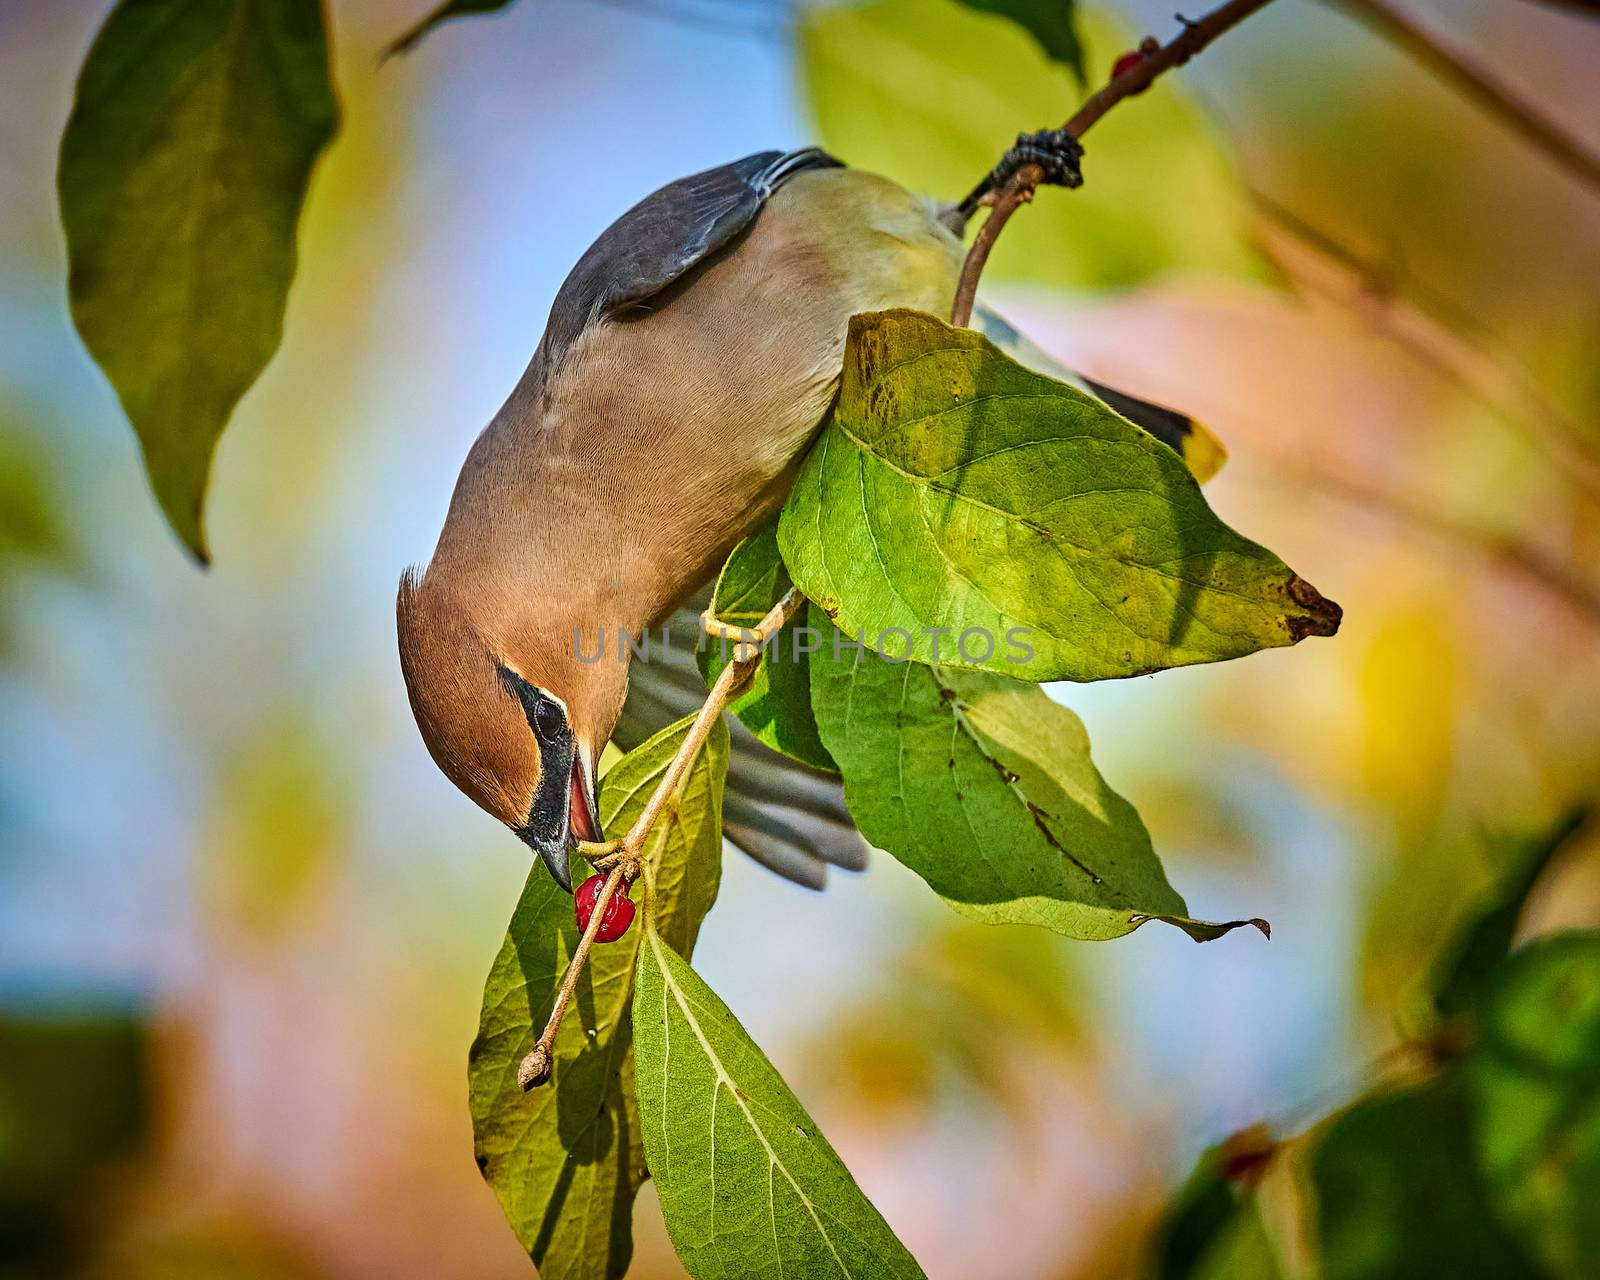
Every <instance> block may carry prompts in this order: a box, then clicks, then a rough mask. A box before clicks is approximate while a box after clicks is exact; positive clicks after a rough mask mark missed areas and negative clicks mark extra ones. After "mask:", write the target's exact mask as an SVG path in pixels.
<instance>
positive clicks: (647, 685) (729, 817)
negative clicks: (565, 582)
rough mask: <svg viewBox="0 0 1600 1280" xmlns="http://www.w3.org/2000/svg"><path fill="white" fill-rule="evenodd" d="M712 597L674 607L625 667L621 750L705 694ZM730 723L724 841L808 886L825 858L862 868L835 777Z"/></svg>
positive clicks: (821, 876) (820, 877)
mask: <svg viewBox="0 0 1600 1280" xmlns="http://www.w3.org/2000/svg"><path fill="white" fill-rule="evenodd" d="M709 600H710V590H709V587H708V588H707V590H706V591H705V592H704V593H703V598H701V599H699V600H696V601H691V602H690V603H689V604H688V605H686V606H684V608H682V609H680V610H678V612H677V613H675V614H673V615H672V617H671V618H670V619H669V620H668V622H667V623H666V625H665V643H656V642H657V641H661V640H662V635H661V633H659V632H657V633H654V634H653V635H652V636H651V641H652V643H651V646H650V656H649V660H648V661H636V662H635V663H634V664H633V667H632V668H631V670H630V671H629V674H628V700H627V702H626V703H625V704H624V705H623V708H622V718H621V720H620V721H618V723H617V727H616V730H615V732H613V733H612V735H611V737H612V741H614V742H615V743H616V744H617V746H619V747H621V748H622V749H623V750H624V751H629V750H632V749H633V748H634V747H636V746H638V745H639V743H641V742H643V741H644V740H645V739H646V738H647V737H649V736H650V735H651V734H652V733H654V732H656V730H658V729H660V728H662V727H663V726H665V725H668V724H671V723H672V722H673V721H674V720H679V719H682V718H683V717H684V716H686V715H688V714H690V713H691V712H692V711H694V710H695V709H696V708H698V707H699V706H700V704H701V703H703V702H704V701H705V698H706V685H705V681H704V680H702V679H701V678H700V672H699V669H698V668H697V667H696V666H695V660H694V653H695V646H696V645H697V644H698V643H699V641H700V636H701V634H702V631H701V626H700V611H701V610H702V609H704V608H705V606H706V604H707V603H708V602H709ZM728 728H729V731H730V733H731V736H732V745H733V750H732V752H731V754H730V756H729V759H728V785H727V789H726V791H725V792H724V795H723V802H722V829H723V834H724V835H725V836H727V838H728V840H729V841H730V842H731V843H733V844H735V845H737V846H738V847H739V848H741V849H743V850H744V851H745V852H746V853H747V854H749V855H750V856H751V857H752V858H754V859H755V860H756V861H757V862H759V863H761V865H762V866H764V867H767V868H769V869H770V870H773V871H776V872H777V873H778V874H779V875H781V876H785V877H787V878H788V879H790V880H793V881H794V882H795V883H796V884H802V885H805V886H806V887H808V888H811V889H820V888H822V887H823V884H824V883H825V882H826V880H827V869H828V866H829V865H832V866H836V867H843V868H845V869H847V870H850V871H861V870H864V869H865V867H866V865H867V844H866V841H865V840H863V839H862V838H861V834H860V832H858V831H857V830H856V828H855V823H854V822H853V821H852V820H851V818H850V814H849V812H848V811H847V810H846V809H845V807H844V788H843V787H842V786H841V785H840V783H839V779H838V778H836V777H834V776H832V775H831V774H827V773H823V772H822V771H821V770H818V769H812V768H810V767H809V766H807V765H804V764H801V763H800V762H799V761H798V760H791V759H790V758H789V757H788V756H785V755H780V754H779V753H778V752H776V751H773V750H772V749H771V748H770V747H768V746H766V745H765V744H764V743H762V742H760V741H758V740H757V739H756V737H755V735H754V734H752V733H751V732H750V731H749V730H748V729H746V728H745V727H744V726H743V725H742V724H740V723H739V722H738V721H737V720H736V719H734V718H733V717H729V722H728Z"/></svg>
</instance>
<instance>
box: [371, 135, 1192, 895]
mask: <svg viewBox="0 0 1600 1280" xmlns="http://www.w3.org/2000/svg"><path fill="white" fill-rule="evenodd" d="M1032 154H1033V153H1029V156H1027V157H1025V158H1032ZM997 173H998V171H997ZM981 190H982V188H980V192H975V193H974V197H976V196H977V195H978V194H980V193H981ZM974 197H969V198H968V201H967V202H966V203H965V204H963V205H962V206H961V207H960V209H959V210H955V209H948V208H947V209H943V210H941V208H940V207H938V206H936V205H934V204H931V203H929V202H927V201H925V200H922V199H920V198H918V197H916V196H913V195H912V194H910V193H909V192H907V191H905V190H904V189H903V188H901V187H899V186H898V185H896V184H895V183H893V182H891V181H889V180H888V179H887V178H882V177H879V176H877V175H875V174H871V173H866V172H863V171H861V170H859V169H847V168H844V167H843V166H841V165H840V164H839V162H838V161H836V160H834V159H832V158H831V157H830V156H828V155H826V154H825V153H823V152H821V151H819V150H816V149H814V148H812V149H807V150H803V151H793V152H789V153H787V154H783V153H779V152H776V151H766V152H762V153H760V154H758V155H753V156H747V157H745V158H744V159H742V160H738V161H736V162H734V163H733V164H729V165H724V166H722V167H720V168H716V169H710V170H707V171H706V172H705V173H701V174H696V175H695V176H693V177H689V178H684V179H682V180H680V181H678V182H673V183H670V184H669V185H667V186H665V187H663V188H661V190H659V191H657V192H656V193H655V194H654V195H651V196H649V197H647V198H646V199H645V200H643V201H642V202H640V203H639V204H638V205H636V206H634V208H632V209H630V210H629V211H628V212H627V213H625V214H623V215H622V217H621V218H619V219H618V220H617V221H616V222H615V223H613V224H612V225H611V226H610V227H609V228H608V229H607V230H606V231H605V232H604V233H603V234H602V235H601V236H600V238H599V239H598V240H597V241H595V243H594V244H593V246H591V247H590V249H589V250H588V251H587V252H586V253H585V254H584V255H583V257H582V258H581V259H580V260H579V262H578V264H577V266H576V267H575V268H574V269H573V271H572V274H571V275H569V276H568V277H567V279H566V282H565V283H564V284H563V285H562V286H561V289H560V292H559V293H558V294H557V295H556V299H555V303H554V305H553V306H552V307H551V310H550V317H549V321H548V323H547V325H546V328H545V332H544V337H543V339H542V340H541V341H540V343H539V347H538V349H537V350H536V351H535V352H534V356H533V359H532V361H531V363H530V364H529V365H528V368H527V370H526V372H525V373H524V374H523V376H522V379H521V381H520V382H519V383H518V384H517V387H516V389H515V390H514V391H513V392H512V393H511V397H510V399H508V400H507V401H506V403H505V405H504V407H502V408H501V410H500V411H499V413H497V414H496V415H495V417H494V419H493V421H491V422H490V423H489V425H488V427H487V428H486V429H485V430H484V432H483V434H482V435H480V436H479V437H478V440H477V442H476V443H475V444H474V445H473V447H472V450H471V452H470V453H469V454H468V456H467V460H466V464H465V466H464V467H463V468H462V471H461V476H460V479H459V480H458V481H457V483H456V488H455V494H454V496H453V497H452V499H451V502H450V510H449V514H448V516H447V518H446V520H445V525H444V531H443V532H442V533H441V534H440V536H439V544H438V547H437V548H436V550H435V551H434V554H433V559H432V561H431V562H430V563H429V565H428V567H427V569H426V571H425V572H423V573H421V574H418V573H417V572H416V571H415V570H412V571H408V572H407V573H406V575H405V576H404V578H403V579H402V581H401V584H400V594H399V600H398V623H399V633H400V661H401V667H402V669H403V671H404V674H405V681H406V688H407V691H408V693H409V695H410V699H411V707H412V710H413V712H414V713H415V715H416V719H417V725H418V727H419V728H420V730H421V732H422V737H423V740H424V741H425V742H426V744H427V747H428V751H429V753H430V754H431V755H432V756H433V759H434V760H435V762H436V763H437V764H438V765H439V767H440V768H441V769H442V770H443V771H444V772H445V774H446V775H448V776H449V778H450V779H451V781H453V782H454V783H455V784H456V785H457V786H458V787H460V788H461V790H462V791H464V792H466V794H467V795H468V796H469V797H471V798H472V799H473V800H474V801H475V802H477V804H479V805H480V806H482V807H483V808H484V809H486V810H487V811H488V812H489V813H491V814H493V815H494V816H495V817H497V818H499V819H500V820H501V821H502V822H504V823H505V824H506V825H507V826H509V827H510V828H512V830H514V831H515V832H516V833H517V834H518V835H519V836H520V837H521V838H522V839H523V840H524V841H525V842H526V843H527V844H528V845H529V846H530V847H531V848H532V849H533V850H534V851H535V852H536V853H538V855H539V856H540V858H542V859H543V860H544V863H545V865H546V866H547V867H548V868H549V869H550V872H551V874H552V875H554V876H555V878H556V880H557V881H558V882H560V883H561V884H562V885H563V886H564V887H566V888H567V889H569V890H570V889H571V880H570V873H569V870H568V858H569V852H570V850H571V848H572V846H573V844H574V842H575V841H576V840H578V839H583V840H590V841H595V840H599V839H600V838H601V832H600V830H599V820H598V817H597V814H596V810H595V786H596V779H595V764H596V761H597V760H598V759H599V756H600V753H601V751H602V750H603V749H604V747H605V744H606V742H607V741H608V740H609V739H611V738H612V737H613V735H615V737H616V738H617V741H618V744H619V745H620V746H622V747H623V748H625V749H626V748H629V747H631V746H633V745H635V744H636V743H637V742H639V741H642V740H643V738H644V737H645V736H647V734H648V733H650V732H652V731H653V730H655V729H657V728H660V727H661V726H662V725H664V724H666V723H669V722H670V721H672V720H674V719H676V718H678V717H679V716H682V715H684V714H686V713H688V712H689V711H691V710H693V709H694V708H695V707H697V706H698V705H699V704H700V703H701V702H702V701H703V700H704V697H705V686H704V684H703V683H702V682H701V680H700V678H699V675H698V673H697V672H696V670H695V668H694V665H693V658H692V655H693V651H694V647H695V644H696V642H697V640H698V638H699V635H700V627H699V624H698V617H697V614H696V613H695V612H694V611H693V610H691V609H682V608H681V607H682V606H684V605H685V604H686V602H688V601H690V600H691V599H693V598H695V597H696V596H697V593H698V594H699V596H700V597H701V600H700V603H703V600H704V596H705V590H706V588H707V587H708V584H709V583H710V582H711V580H712V579H713V578H714V576H715V574H716V572H717V570H718V569H719V568H720V567H721V565H722V563H723V561H724V559H726V557H727V555H728V553H729V552H730V551H731V550H732V548H733V546H734V545H735V544H736V543H737V542H738V541H739V539H740V538H742V537H743V536H744V535H745V534H746V533H748V532H749V531H750V530H751V529H752V528H754V527H756V526H757V525H759V524H760V523H761V522H762V521H763V520H764V519H767V518H768V517H771V516H772V515H774V514H775V513H776V512H777V510H778V509H779V507H780V506H781V505H782V503H783V500H784V497H785V496H786V494H787V492H788V489H789V485H790V482H791V481H792V479H793V475H794V471H795V468H796V466H797V464H798V460H799V458H800V457H801V455H802V454H803V453H804V451H805V449H806V446H807V445H808V444H809V443H810V441H811V439H812V437H813V435H814V434H815V433H816V431H817V429H818V428H819V426H820V425H821V424H822V421H823V419H824V417H825V415H826V414H827V412H828V409H829V406H830V404H831V402H832V400H833V397H834V394H835V392H836V390H837V387H838V383H839V375H840V370H841V367H842V363H843V358H842V357H843V351H844V343H845V336H846V331H847V328H848V323H849V320H850V317H851V316H853V315H855V314H857V313H859V312H863V311H879V310H883V309H886V308H889V307H914V308H919V309H921V310H924V311H931V312H935V313H939V314H946V313H948V310H949V307H950V302H951V298H952V297H953V295H954V292H955V287H956V280H957V277H958V275H959V274H960V269H961V263H962V259H963V256H964V255H963V250H962V246H961V242H960V240H959V239H958V238H957V235H956V234H955V233H954V232H953V231H952V230H951V229H950V225H951V224H955V225H959V223H960V222H961V221H962V220H963V219H964V217H965V215H966V214H967V213H970V212H971V209H972V207H973V206H975V203H976V201H975V198H974ZM979 323H980V324H982V325H983V327H985V329H986V331H988V332H990V336H991V337H992V338H994V339H995V340H996V341H997V343H998V344H999V345H1001V346H1002V347H1005V346H1007V345H1008V342H1009V343H1010V344H1012V345H1015V344H1016V343H1019V342H1020V339H1019V338H1018V337H1017V335H1016V334H1015V332H1014V331H1012V330H1010V329H1009V327H1008V326H1005V324H1004V322H1003V321H1001V320H999V318H998V317H995V316H993V315H992V313H983V314H982V315H981V317H980V320H979ZM1050 372H1057V371H1056V370H1051V371H1050ZM1067 376H1069V377H1070V376H1071V375H1067ZM1076 381H1078V385H1080V386H1082V387H1085V388H1086V389H1087V390H1089V391H1090V392H1091V394H1095V395H1098V396H1099V397H1100V398H1101V399H1103V400H1105V401H1106V402H1107V403H1109V404H1110V405H1111V406H1112V407H1113V408H1115V409H1116V410H1117V411H1119V412H1120V413H1122V414H1124V415H1125V416H1127V417H1130V418H1132V419H1133V420H1134V421H1136V422H1138V423H1139V425H1141V426H1144V427H1146V428H1147V429H1149V430H1151V431H1152V432H1153V433H1154V434H1156V435H1157V436H1158V437H1160V438H1161V439H1163V440H1164V441H1165V442H1166V443H1168V444H1170V445H1172V446H1173V447H1174V448H1178V449H1180V451H1182V446H1183V442H1184V437H1185V436H1186V435H1188V434H1189V433H1190V432H1192V431H1193V430H1195V428H1194V427H1193V425H1192V424H1190V423H1189V421H1188V419H1186V418H1183V417H1182V416H1181V415H1178V414H1175V413H1172V412H1171V411H1170V410H1164V409H1160V408H1158V407H1156V406H1151V405H1147V404H1145V403H1144V402H1143V401H1140V400H1136V399H1134V398H1133V397H1129V396H1123V395H1121V394H1119V393H1117V392H1114V391H1111V390H1109V389H1108V388H1103V387H1099V386H1097V385H1095V384H1092V383H1087V382H1085V381H1083V380H1076ZM675 611H677V612H676V613H675ZM668 620H670V622H669V624H668V630H667V634H666V640H667V643H665V644H658V645H656V646H655V647H654V648H653V649H652V651H651V652H650V654H649V660H648V661H642V662H640V663H638V664H637V666H636V667H634V668H633V676H632V683H633V691H632V694H631V696H630V693H629V682H630V663H629V661H628V660H627V649H626V647H624V646H620V645H617V644H616V639H617V638H618V637H620V636H621V635H623V634H627V635H630V636H634V635H638V634H640V633H641V632H644V631H646V629H648V628H652V627H659V626H660V625H661V624H663V623H664V622H668ZM656 634H657V637H658V638H659V637H660V632H659V631H658V632H657V633H656ZM597 638H599V640H600V642H601V643H602V644H603V645H605V646H606V651H605V652H604V653H603V655H602V657H601V658H600V659H599V660H595V658H594V653H595V649H596V643H597ZM613 645H615V648H614V649H613V648H612V647H611V646H613ZM625 700H626V701H627V704H628V705H627V708H626V712H625V710H624V701H625ZM619 722H620V723H619ZM733 731H734V752H733V759H732V762H731V764H730V767H729V777H728V787H727V796H726V799H725V802H724V819H725V830H726V832H727V835H728V838H729V839H730V840H731V841H733V842H734V843H736V844H738V845H739V846H740V847H742V848H743V849H745V850H746V852H748V853H750V854H751V855H752V856H754V857H756V858H757V859H758V860H760V861H761V862H763V863H765V864H766V865H768V866H769V867H772V868H773V869H774V870H776V871H778V872H780V873H781V874H784V875H786V876H788V877H790V878H791V879H794V880H797V881H799V882H801V883H804V884H808V885H812V886H813V887H820V886H821V884H822V880H823V876H824V864H826V863H833V864H834V865H839V866H845V867H851V868H857V869H858V868H860V867H862V866H864V865H865V854H866V849H865V846H864V844H863V842H862V840H861V838H860V836H859V835H858V834H856V832H855V829H854V826H853V824H852V823H851V821H850V818H849V815H848V814H847V813H846V811H845V809H844V805H843V796H842V792H841V789H840V786H839V783H838V780H837V779H836V778H833V777H831V776H829V775H827V774H824V773H821V772H818V771H816V770H812V769H809V768H807V767H806V766H804V765H802V764H799V763H797V762H795V761H792V760H789V759H788V758H787V757H784V756H780V755H778V754H777V753H776V752H773V751H770V750H768V749H767V748H765V747H764V746H762V745H761V744H760V743H758V742H757V741H756V740H755V738H754V736H753V735H751V734H749V733H748V732H745V731H743V730H742V729H741V728H740V727H739V726H737V725H735V726H733Z"/></svg>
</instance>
